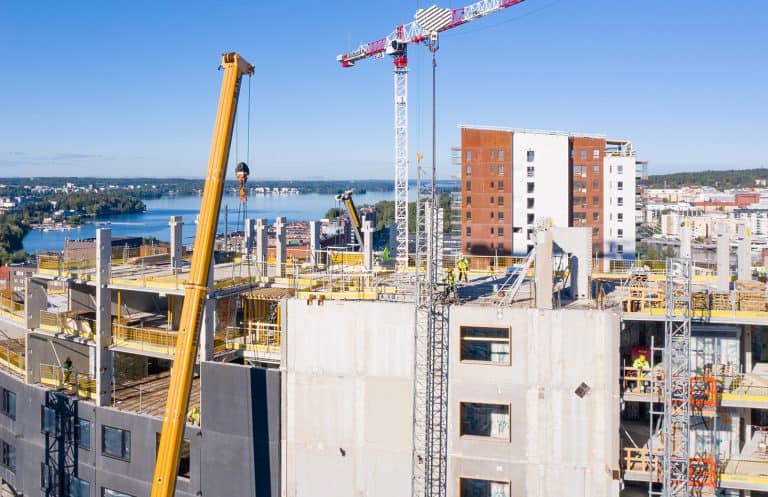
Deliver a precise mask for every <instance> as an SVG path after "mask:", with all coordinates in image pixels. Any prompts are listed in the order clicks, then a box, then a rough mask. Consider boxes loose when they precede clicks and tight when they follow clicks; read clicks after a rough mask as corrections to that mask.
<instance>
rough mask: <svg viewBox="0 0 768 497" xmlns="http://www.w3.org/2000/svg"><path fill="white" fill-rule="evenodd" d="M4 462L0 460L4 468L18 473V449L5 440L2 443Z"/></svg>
mask: <svg viewBox="0 0 768 497" xmlns="http://www.w3.org/2000/svg"><path fill="white" fill-rule="evenodd" d="M2 446H3V447H2V452H3V454H2V460H0V464H2V465H3V467H4V468H7V469H9V470H10V471H12V472H14V473H15V472H16V447H14V446H13V445H11V444H9V443H8V442H6V441H5V440H3V443H2Z"/></svg>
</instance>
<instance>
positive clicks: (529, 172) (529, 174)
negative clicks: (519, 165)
mask: <svg viewBox="0 0 768 497" xmlns="http://www.w3.org/2000/svg"><path fill="white" fill-rule="evenodd" d="M534 172H535V169H534V168H533V166H528V177H529V178H533V173H534Z"/></svg>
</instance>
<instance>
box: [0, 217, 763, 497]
mask: <svg viewBox="0 0 768 497" xmlns="http://www.w3.org/2000/svg"><path fill="white" fill-rule="evenodd" d="M181 222H182V220H181V219H180V218H174V219H173V220H172V222H171V236H170V238H171V246H170V247H169V250H168V254H165V255H164V257H159V256H158V255H151V256H146V257H151V258H152V259H144V262H142V260H143V259H142V257H141V255H139V253H138V252H137V254H132V253H129V254H126V249H125V248H124V247H115V248H113V244H112V242H111V240H110V232H109V230H100V231H99V233H98V236H97V239H96V241H95V252H93V256H92V257H91V256H88V257H87V258H82V259H76V260H70V259H68V258H66V257H64V256H63V254H53V255H51V256H49V257H44V256H41V257H39V258H38V261H37V270H36V271H35V272H34V273H32V274H30V275H28V277H27V278H26V281H25V289H24V292H23V295H19V296H17V297H15V298H10V299H9V298H6V299H4V300H2V301H1V302H0V304H1V305H0V307H2V310H1V311H0V313H1V314H2V316H1V318H2V320H3V323H4V324H3V328H4V329H5V330H6V331H5V333H6V335H7V337H6V339H5V340H4V341H3V343H2V344H1V345H2V346H1V347H0V389H1V390H0V393H1V395H0V398H1V399H2V401H1V402H0V454H1V455H2V457H1V458H0V478H1V479H2V483H3V491H4V492H5V494H6V495H39V494H41V493H42V494H44V495H59V494H54V493H53V491H54V490H55V489H60V488H65V489H67V492H69V495H77V496H104V497H116V496H117V497H122V496H134V497H138V496H143V495H147V494H148V492H149V487H150V481H151V479H152V469H153V466H154V461H155V456H156V450H157V440H158V433H159V430H160V424H161V416H162V411H163V409H164V406H165V400H166V397H167V387H168V375H169V371H170V368H171V359H172V352H173V348H174V347H175V339H176V336H177V335H176V334H177V326H178V320H179V309H180V304H181V295H182V292H183V284H184V282H185V280H186V277H187V271H188V265H187V262H186V260H185V258H184V256H183V255H182V251H181V246H180V236H179V234H180V225H181ZM251 227H252V229H251ZM273 228H274V242H272V241H268V240H267V231H268V223H267V222H266V221H265V220H256V222H255V223H251V222H250V221H248V222H247V228H246V230H245V233H246V235H245V236H246V239H245V240H244V241H243V246H244V250H243V253H242V254H239V255H238V257H230V258H228V259H227V260H229V262H225V263H220V264H216V265H215V266H214V269H213V279H212V282H211V285H210V288H209V292H208V297H207V299H206V301H205V312H204V326H203V331H202V332H201V336H200V341H199V344H198V349H199V360H198V364H197V366H196V372H195V379H194V381H193V387H192V395H191V401H190V406H189V415H188V424H187V427H186V433H185V435H184V439H185V441H184V443H183V445H182V453H181V464H180V466H179V474H178V483H177V490H176V495H179V496H190V497H191V496H199V495H203V496H205V495H208V496H222V495H238V496H246V495H253V496H264V495H268V496H275V497H277V496H291V497H302V496H318V495H320V496H334V497H345V496H349V497H353V496H355V497H356V496H360V495H369V496H391V495H409V494H410V492H411V486H412V476H413V472H414V464H419V462H418V461H416V462H412V452H413V433H414V384H415V383H416V381H417V380H418V378H415V377H414V374H415V373H414V371H415V369H414V361H415V357H414V356H415V333H416V332H415V330H416V328H417V323H416V319H417V318H416V316H417V312H416V304H415V303H414V301H413V299H412V294H411V293H410V292H411V291H412V290H410V289H409V287H408V286H407V284H402V283H399V284H398V285H396V284H395V281H396V280H395V279H394V278H393V275H392V269H391V267H387V266H386V265H383V263H382V262H381V261H380V260H379V259H378V258H377V256H376V254H374V253H373V251H372V248H371V247H370V244H365V246H364V247H363V251H362V252H357V253H349V252H334V251H329V250H324V249H321V245H320V243H319V238H320V234H319V233H320V228H319V224H318V223H310V245H309V247H307V249H306V251H305V253H304V255H303V256H300V255H298V254H296V256H295V257H293V258H292V259H290V260H289V259H288V258H286V252H285V251H286V244H285V222H284V219H283V218H278V220H277V221H276V222H275V225H274V227H273ZM366 230H367V231H366V232H368V233H369V232H370V226H367V227H366ZM720 232H721V233H722V234H721V236H720V239H719V248H720V252H719V254H720V256H719V258H718V264H717V267H716V268H711V267H699V266H697V264H696V262H695V261H694V262H693V263H692V265H691V273H690V278H688V280H687V281H690V287H686V288H688V290H686V291H687V292H688V293H685V292H683V293H681V292H680V291H677V290H675V295H676V298H677V299H678V300H676V301H675V302H677V303H676V304H675V305H673V306H672V308H671V309H670V308H669V307H668V303H669V299H668V294H667V293H666V291H667V289H668V288H669V287H668V283H669V282H670V281H672V279H673V278H678V279H679V278H680V274H677V273H670V272H669V270H668V269H667V267H666V266H665V265H664V263H663V262H660V261H639V262H633V263H627V262H626V261H623V260H617V261H614V263H610V264H597V265H595V264H594V261H593V254H592V240H593V239H592V230H591V229H590V228H568V227H557V226H556V225H555V226H549V224H547V225H545V226H544V227H538V228H536V229H535V230H534V232H533V236H532V239H533V247H534V248H535V254H536V255H535V260H533V259H531V258H529V259H522V258H520V259H513V258H506V259H505V260H503V261H502V263H501V264H500V263H499V258H496V257H483V256H471V257H470V261H469V262H470V279H469V282H468V283H466V284H463V285H462V286H461V287H460V288H459V299H458V301H454V302H453V303H451V304H450V306H449V315H448V335H447V336H448V350H449V358H448V364H449V365H448V383H447V387H448V389H447V406H448V408H447V423H446V436H447V448H446V453H445V458H446V468H447V471H446V474H445V485H446V495H448V496H451V497H470V496H471V497H476V496H489V497H491V496H493V497H499V496H503V497H507V496H515V495H540V496H618V495H622V494H624V495H643V494H647V493H648V491H649V490H651V491H659V489H660V488H661V486H662V485H663V484H664V482H665V481H668V478H667V480H665V478H666V477H667V476H668V473H669V471H670V469H669V465H668V464H666V463H667V462H669V460H667V461H665V460H664V451H665V450H672V451H674V450H676V451H677V452H672V453H677V454H678V455H679V452H680V447H684V448H685V449H686V451H687V453H686V457H685V458H684V462H685V464H686V466H685V467H686V468H687V469H686V474H688V477H687V478H686V479H685V481H682V480H679V479H678V480H675V484H676V485H678V486H680V485H684V486H685V488H686V491H688V490H690V494H691V495H693V494H694V492H698V493H701V494H710V495H714V494H715V493H717V494H718V495H742V494H743V495H759V492H761V491H768V478H766V477H765V474H767V473H768V455H766V454H768V453H766V441H767V440H768V431H767V430H766V429H764V428H762V427H763V426H766V425H768V422H767V421H766V416H765V412H766V409H767V408H768V368H765V367H764V365H763V362H764V361H767V360H768V359H767V358H766V357H764V356H766V353H764V350H768V347H767V346H765V345H764V344H766V343H768V328H766V325H768V307H767V306H768V299H766V297H765V288H764V286H763V285H762V284H761V283H759V282H756V281H752V278H751V260H750V258H749V255H748V254H749V252H748V250H745V249H744V247H745V246H748V245H747V244H748V242H749V233H748V232H747V231H746V230H743V229H737V230H736V231H735V233H736V234H735V235H731V234H730V233H731V232H732V231H729V230H727V229H722V230H721V231H720ZM731 244H735V245H736V246H737V252H738V255H739V257H738V259H737V260H738V263H737V267H736V268H731V267H730V262H729V261H730V259H729V258H728V256H727V254H728V252H729V251H730V245H731ZM270 245H273V246H274V247H275V249H274V250H273V251H271V252H270V251H268V247H269V246H270ZM136 250H138V249H136ZM681 250H682V252H683V253H681V255H682V256H683V257H684V258H685V256H686V252H685V250H686V249H685V246H683V248H682V249H681ZM89 254H90V252H89ZM722 254H726V255H722ZM681 260H688V259H681ZM147 261H151V263H150V262H147ZM442 264H443V266H444V267H446V268H447V267H453V266H454V264H455V261H453V260H451V259H450V258H449V257H447V256H446V257H445V258H444V260H443V262H442ZM593 265H594V266H595V268H594V269H593ZM606 267H608V268H611V272H604V271H602V269H603V268H606ZM734 269H735V271H733V270H734ZM734 276H735V277H736V278H734ZM733 279H736V282H735V283H732V282H731V280H733ZM534 282H535V284H534ZM684 298H687V300H684ZM686 302H689V304H686ZM672 322H674V323H678V325H679V326H678V329H683V327H685V326H687V327H688V328H686V329H688V331H689V334H688V338H687V339H686V340H687V342H686V343H688V349H687V350H689V355H688V359H689V362H688V364H689V367H688V369H686V370H685V374H686V375H687V377H686V384H688V385H689V389H688V398H687V399H688V400H687V403H686V405H687V408H686V409H687V410H686V411H685V416H686V418H685V419H686V420H687V424H686V425H685V426H687V428H686V430H682V429H680V426H682V425H674V427H670V426H671V425H669V424H666V425H665V420H666V421H667V422H668V421H669V417H668V416H667V417H665V413H669V411H668V409H667V408H668V407H669V405H670V404H669V399H668V398H667V397H666V396H667V393H666V392H667V390H666V389H665V378H669V377H671V376H670V375H671V374H680V371H675V372H672V373H670V372H669V371H668V368H667V361H666V357H665V355H666V354H669V353H671V352H670V345H671V342H665V338H666V337H667V336H668V333H667V328H668V325H669V323H672ZM641 354H642V355H644V356H645V357H646V358H647V360H648V363H649V364H648V366H647V367H644V366H642V365H640V366H635V361H636V360H637V359H638V358H639V356H640V355H641ZM676 357H677V359H679V354H678V355H677V356H676ZM638 364H639V363H638ZM665 375H666V376H665ZM676 402H679V400H678V401H676ZM679 405H682V404H675V406H679ZM680 412H681V411H680V409H677V410H676V413H677V414H680ZM674 419H677V418H674ZM688 433H689V435H688ZM41 489H42V490H41ZM750 492H752V493H751V494H750Z"/></svg>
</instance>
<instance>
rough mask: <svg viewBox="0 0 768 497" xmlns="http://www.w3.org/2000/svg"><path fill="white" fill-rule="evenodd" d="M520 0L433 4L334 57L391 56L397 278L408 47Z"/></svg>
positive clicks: (403, 260)
mask: <svg viewBox="0 0 768 497" xmlns="http://www.w3.org/2000/svg"><path fill="white" fill-rule="evenodd" d="M523 1H524V0H481V1H479V2H475V3H472V4H470V5H467V6H465V7H460V8H457V9H447V8H445V9H441V8H438V7H436V6H435V5H433V6H431V7H429V8H426V9H420V10H418V11H417V12H416V16H415V20H414V21H411V22H409V23H406V24H401V25H399V26H397V27H396V28H395V29H394V30H393V31H392V32H391V33H390V34H389V35H387V36H386V37H385V38H381V39H379V40H376V41H372V42H369V43H363V44H361V45H359V46H358V47H357V48H355V49H354V50H352V51H351V52H348V53H344V54H341V55H338V56H337V57H336V60H337V61H338V62H339V63H340V64H341V66H342V67H353V66H354V65H355V63H356V62H358V61H360V60H363V59H368V58H382V57H384V55H389V56H391V57H392V59H393V62H394V83H395V87H394V90H395V102H394V103H395V123H394V124H395V229H396V241H397V252H396V254H395V261H396V265H395V267H396V270H397V279H398V280H399V281H404V280H405V279H406V275H405V274H404V273H405V270H406V269H407V267H408V44H410V43H427V42H428V41H429V37H430V34H437V33H440V32H443V31H446V30H448V29H451V28H455V27H458V26H461V25H462V24H466V23H468V22H470V21H473V20H475V19H478V18H480V17H484V16H487V15H489V14H492V13H494V12H498V11H500V10H502V9H506V8H507V7H512V6H513V5H517V4H519V3H522V2H523Z"/></svg>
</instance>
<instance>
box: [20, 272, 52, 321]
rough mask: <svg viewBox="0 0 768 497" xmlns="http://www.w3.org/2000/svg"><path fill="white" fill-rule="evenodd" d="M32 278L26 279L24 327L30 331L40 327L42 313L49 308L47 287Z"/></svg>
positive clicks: (28, 276) (26, 276)
mask: <svg viewBox="0 0 768 497" xmlns="http://www.w3.org/2000/svg"><path fill="white" fill-rule="evenodd" d="M30 276H31V274H29V273H27V274H26V275H25V277H24V327H25V328H26V329H28V330H32V329H35V328H38V327H39V326H40V311H44V310H46V309H47V308H48V296H47V295H46V293H45V285H44V284H43V283H41V282H39V281H37V280H35V279H33V278H31V277H30Z"/></svg>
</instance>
